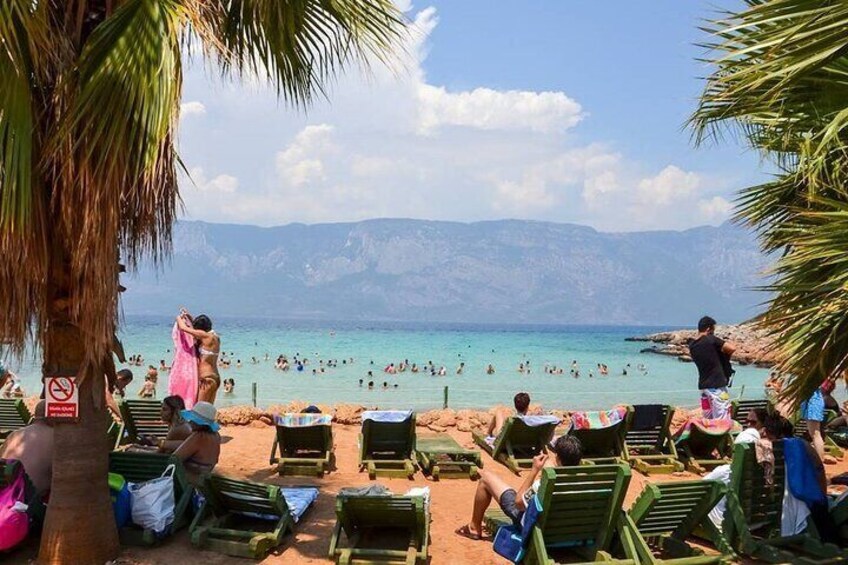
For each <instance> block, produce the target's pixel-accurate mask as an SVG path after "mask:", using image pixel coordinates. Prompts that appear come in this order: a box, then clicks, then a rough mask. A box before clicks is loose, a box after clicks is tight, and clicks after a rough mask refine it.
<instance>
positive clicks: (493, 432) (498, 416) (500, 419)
mask: <svg viewBox="0 0 848 565" xmlns="http://www.w3.org/2000/svg"><path fill="white" fill-rule="evenodd" d="M505 421H506V417H505V416H504V413H503V410H495V415H494V417H493V418H492V419H491V420H490V421H489V430H488V432H487V433H488V435H489V436H491V437H497V435H498V434H499V433H501V429H502V428H503V425H504V422H505Z"/></svg>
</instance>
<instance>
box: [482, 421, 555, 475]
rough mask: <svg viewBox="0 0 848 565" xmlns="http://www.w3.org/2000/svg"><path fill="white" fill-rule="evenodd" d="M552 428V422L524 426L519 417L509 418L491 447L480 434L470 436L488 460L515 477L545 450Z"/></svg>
mask: <svg viewBox="0 0 848 565" xmlns="http://www.w3.org/2000/svg"><path fill="white" fill-rule="evenodd" d="M556 426H557V425H556V423H550V424H542V425H541V426H528V425H527V424H525V423H524V421H523V420H522V419H521V418H518V417H515V416H513V417H509V418H507V419H506V421H505V422H504V425H503V428H502V429H501V432H500V433H499V434H498V437H496V438H495V441H494V444H492V445H489V443H488V442H487V441H486V435H485V434H484V433H480V432H472V434H471V435H472V438H473V439H474V443H476V444H477V445H479V446H480V448H481V449H482V450H483V451H485V452H486V453H488V454H489V455H491V456H492V459H494V460H496V461H500V462H501V463H503V464H504V465H506V466H507V468H508V469H509V470H510V471H512V472H513V473H515V474H516V475H518V474H520V473H521V469H529V468H530V467H532V465H533V458H534V457H535V456H536V455H538V454H540V453H543V452H544V451H545V449H546V448H547V445H548V443H549V442H550V441H551V438H552V437H553V435H554V430H555V429H556Z"/></svg>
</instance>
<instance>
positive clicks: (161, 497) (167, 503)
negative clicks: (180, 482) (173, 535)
mask: <svg viewBox="0 0 848 565" xmlns="http://www.w3.org/2000/svg"><path fill="white" fill-rule="evenodd" d="M130 496H131V506H132V521H133V523H134V524H135V525H137V526H140V527H142V528H144V529H145V530H153V531H154V532H155V533H156V534H162V533H164V532H166V531H167V529H168V527H169V526H170V525H171V524H173V523H174V506H175V504H174V466H173V465H168V467H166V468H165V472H164V473H162V476H161V477H157V478H155V479H152V480H149V481H146V482H143V483H135V484H131V485H130Z"/></svg>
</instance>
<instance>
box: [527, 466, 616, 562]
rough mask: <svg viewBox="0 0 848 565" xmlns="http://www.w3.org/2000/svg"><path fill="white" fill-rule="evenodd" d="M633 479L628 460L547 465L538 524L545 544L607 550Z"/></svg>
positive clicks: (540, 488)
mask: <svg viewBox="0 0 848 565" xmlns="http://www.w3.org/2000/svg"><path fill="white" fill-rule="evenodd" d="M629 483H630V467H628V466H627V465H624V464H618V465H592V466H577V467H555V468H546V469H544V470H543V471H542V480H541V485H540V487H539V493H538V496H539V497H540V500H541V502H542V514H541V515H540V517H539V521H538V522H537V526H538V527H539V528H540V529H541V531H542V536H543V538H544V540H545V546H546V547H558V546H559V547H581V546H582V547H589V548H593V549H594V550H596V551H603V550H606V549H607V548H608V546H609V544H610V541H611V536H612V532H613V531H614V527H613V526H614V524H615V520H616V516H617V513H619V512H621V508H622V505H623V503H624V495H625V494H626V492H627V486H628V484H629Z"/></svg>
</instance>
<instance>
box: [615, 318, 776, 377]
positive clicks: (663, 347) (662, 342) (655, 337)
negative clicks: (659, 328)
mask: <svg viewBox="0 0 848 565" xmlns="http://www.w3.org/2000/svg"><path fill="white" fill-rule="evenodd" d="M697 335H698V332H697V331H696V330H676V331H671V332H660V333H655V334H648V335H645V336H636V337H629V338H627V339H626V341H644V342H650V343H653V344H655V345H652V346H650V347H646V348H644V349H642V351H641V352H642V353H655V354H658V355H669V356H672V357H677V358H678V359H679V360H680V361H684V362H688V363H691V362H692V358H691V357H690V356H689V342H690V341H691V340H693V339H695V337H696V336H697ZM716 335H717V336H718V337H720V338H721V339H723V340H725V341H731V342H733V343H734V344H736V346H737V349H736V352H735V353H734V354H733V362H734V363H738V364H739V365H756V366H758V367H771V366H772V365H774V363H775V356H774V352H773V348H772V343H771V339H770V338H769V336H768V335H767V334H766V332H765V331H764V330H762V329H759V328H756V327H755V326H754V325H753V324H738V325H728V326H716Z"/></svg>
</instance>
